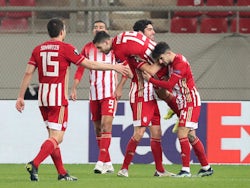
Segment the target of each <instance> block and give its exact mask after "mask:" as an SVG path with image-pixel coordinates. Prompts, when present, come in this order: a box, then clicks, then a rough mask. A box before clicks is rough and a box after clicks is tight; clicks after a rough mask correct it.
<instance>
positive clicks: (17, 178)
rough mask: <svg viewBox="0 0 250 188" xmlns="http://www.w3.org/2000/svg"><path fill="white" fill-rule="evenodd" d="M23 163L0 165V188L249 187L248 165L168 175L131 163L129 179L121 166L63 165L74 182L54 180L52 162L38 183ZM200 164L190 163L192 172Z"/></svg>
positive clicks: (43, 167) (173, 167)
mask: <svg viewBox="0 0 250 188" xmlns="http://www.w3.org/2000/svg"><path fill="white" fill-rule="evenodd" d="M24 166H25V165H24V164H0V187H1V188H220V187H221V188H249V187H250V166H249V165H212V167H213V169H214V174H213V175H212V176H209V177H203V178H198V177H193V178H171V177H160V178H159V177H153V174H154V165H148V164H133V165H131V166H130V169H129V178H122V177H117V176H116V173H117V171H118V170H119V168H120V166H121V165H114V167H115V173H114V174H94V173H93V168H94V164H88V165H87V164H66V165H65V166H66V168H67V169H68V171H69V172H70V174H72V175H73V176H76V177H78V181H76V182H59V181H57V174H56V170H55V168H54V166H53V165H50V164H41V165H40V168H39V182H31V181H30V180H29V174H28V172H27V171H26V169H25V168H24ZM165 167H166V169H167V170H169V171H171V172H174V173H177V172H178V171H179V170H180V167H181V166H180V165H165ZM199 168H200V166H199V165H194V164H192V165H191V173H192V174H193V175H195V174H196V173H197V172H198V170H199Z"/></svg>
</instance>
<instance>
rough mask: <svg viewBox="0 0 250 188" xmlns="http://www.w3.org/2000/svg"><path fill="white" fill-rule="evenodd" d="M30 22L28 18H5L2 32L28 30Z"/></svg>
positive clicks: (2, 22) (0, 28) (0, 29)
mask: <svg viewBox="0 0 250 188" xmlns="http://www.w3.org/2000/svg"><path fill="white" fill-rule="evenodd" d="M28 30H29V23H28V20H27V19H26V18H7V17H6V18H3V19H2V20H1V27H0V31H1V32H27V31H28Z"/></svg>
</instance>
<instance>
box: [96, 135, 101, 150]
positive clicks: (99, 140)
mask: <svg viewBox="0 0 250 188" xmlns="http://www.w3.org/2000/svg"><path fill="white" fill-rule="evenodd" d="M101 139H102V137H101V136H97V137H96V142H97V146H98V148H99V149H100V142H101Z"/></svg>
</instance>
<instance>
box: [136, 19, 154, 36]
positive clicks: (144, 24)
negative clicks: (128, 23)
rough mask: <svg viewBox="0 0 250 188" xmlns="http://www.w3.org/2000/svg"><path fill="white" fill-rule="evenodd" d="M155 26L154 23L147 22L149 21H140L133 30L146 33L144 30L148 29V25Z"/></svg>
mask: <svg viewBox="0 0 250 188" xmlns="http://www.w3.org/2000/svg"><path fill="white" fill-rule="evenodd" d="M149 24H151V25H153V23H152V21H150V20H147V19H143V20H138V21H136V22H135V24H134V26H133V30H134V31H141V32H143V33H144V29H145V28H146V27H147V25H149Z"/></svg>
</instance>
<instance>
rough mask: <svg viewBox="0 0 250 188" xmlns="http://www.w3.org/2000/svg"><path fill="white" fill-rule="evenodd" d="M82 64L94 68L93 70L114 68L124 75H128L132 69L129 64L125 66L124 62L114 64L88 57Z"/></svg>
mask: <svg viewBox="0 0 250 188" xmlns="http://www.w3.org/2000/svg"><path fill="white" fill-rule="evenodd" d="M80 65H81V66H84V67H86V68H87V69H93V70H114V71H116V72H119V73H121V74H122V75H124V76H127V75H128V74H129V70H130V69H129V67H128V65H126V66H124V65H122V64H115V65H112V64H105V63H99V62H97V61H90V60H89V59H87V58H85V59H84V60H83V61H82V63H81V64H80Z"/></svg>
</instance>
